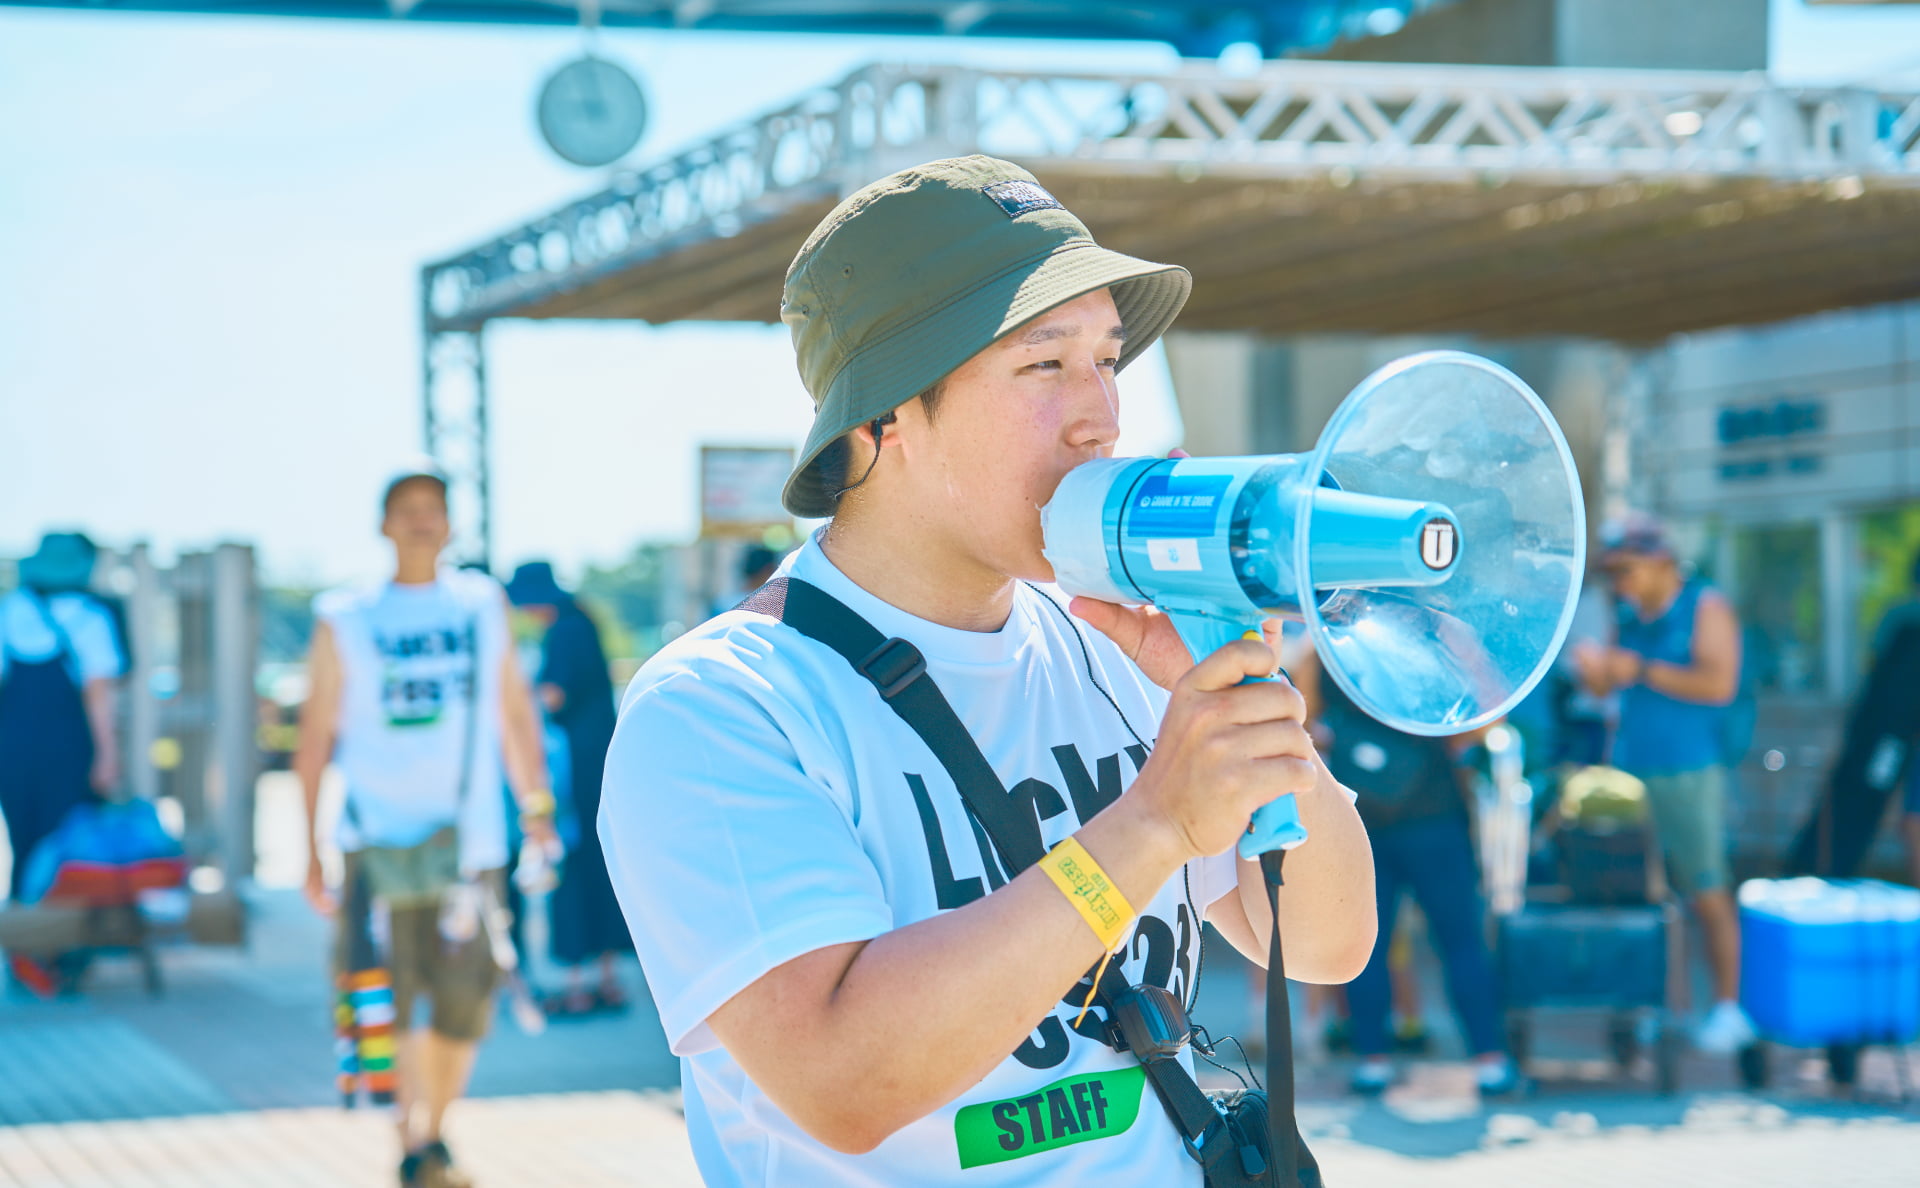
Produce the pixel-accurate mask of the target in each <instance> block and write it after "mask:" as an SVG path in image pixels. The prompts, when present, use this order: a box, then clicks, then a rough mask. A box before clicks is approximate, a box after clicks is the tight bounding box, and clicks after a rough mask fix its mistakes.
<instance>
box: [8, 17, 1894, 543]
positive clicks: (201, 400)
mask: <svg viewBox="0 0 1920 1188" xmlns="http://www.w3.org/2000/svg"><path fill="white" fill-rule="evenodd" d="M1774 6H1775V10H1776V19H1775V26H1774V32H1773V37H1774V44H1775V52H1774V57H1775V64H1776V71H1777V72H1779V73H1782V74H1786V75H1788V76H1793V77H1808V76H1817V77H1822V78H1826V77H1865V76H1877V75H1881V74H1886V73H1891V72H1894V71H1903V72H1906V73H1908V74H1909V75H1912V76H1920V9H1914V8H1907V9H1905V10H1904V11H1902V10H1898V9H1896V10H1892V11H1887V10H1875V9H1857V8H1843V9H1831V8H1829V9H1814V10H1808V9H1805V8H1804V7H1803V5H1802V4H1801V0H1774ZM601 41H602V46H601V48H602V51H603V52H605V53H608V54H609V55H610V56H613V57H616V58H617V59H619V60H621V61H623V62H625V63H627V64H628V65H629V66H631V67H633V68H634V69H635V70H636V71H637V72H638V73H639V75H640V76H641V78H642V80H643V84H644V85H645V86H646V87H647V88H648V92H649V98H650V100H651V102H652V106H653V111H654V122H653V126H652V129H651V130H650V131H649V133H648V135H647V139H646V140H645V142H644V143H643V144H642V146H641V149H640V150H639V152H638V153H637V154H636V156H635V159H636V160H643V159H646V158H650V157H654V156H657V155H660V154H662V153H664V152H666V151H669V150H671V149H674V148H676V147H679V146H681V145H683V144H685V143H687V142H689V141H691V140H694V139H696V138H698V137H699V136H701V135H702V134H705V133H707V132H710V131H712V130H714V129H716V128H718V127H720V126H721V125H723V124H726V123H729V122H732V121H734V120H737V119H742V118H746V117H748V116H751V115H753V114H755V113H757V112H760V111H763V110H766V109H768V108H772V107H775V106H778V105H781V104H783V103H785V102H787V101H789V100H790V99H791V98H792V97H793V96H794V95H795V94H797V93H798V92H799V91H801V90H802V89H804V88H806V87H807V86H809V85H813V84H817V83H824V82H828V81H831V80H833V79H836V78H838V77H840V76H841V75H843V74H845V73H846V72H848V71H850V70H852V69H854V68H855V67H857V66H859V65H861V64H863V63H866V62H869V61H872V60H876V59H894V60H900V59H906V60H970V61H980V62H993V63H995V64H1000V65H1030V66H1035V67H1049V68H1072V67H1074V66H1087V67H1100V68H1115V67H1119V68H1127V67H1137V68H1152V67H1154V66H1157V65H1160V64H1164V63H1167V62H1169V61H1170V60H1171V51H1170V50H1167V49H1165V48H1163V47H1159V46H1150V45H1072V44H1060V43H1030V42H1028V43H1022V42H987V41H967V40H931V39H914V40H902V39H878V38H872V39H855V38H835V39H832V40H828V39H823V38H803V37H793V38H772V37H740V36H716V35H701V34H666V33H624V34H607V35H603V37H602V39H601ZM580 45H581V41H580V35H579V34H578V33H577V32H573V31H566V30H529V29H512V28H508V29H491V28H465V27H458V26H446V25H432V26H427V25H406V24H402V23H398V22H392V23H375V22H366V23H349V22H317V21H294V20H234V19H224V18H201V17H157V16H137V15H135V16H120V15H97V14H68V13H54V12H38V11H31V10H17V9H0V113H5V118H0V555H4V554H17V553H20V552H23V551H25V550H27V549H29V548H31V547H32V544H33V541H34V540H35V539H36V538H37V537H38V535H39V533H40V531H41V530H42V529H44V528H48V527H56V526H81V527H85V528H87V529H88V530H89V531H91V532H93V533H94V534H95V535H96V537H98V538H100V539H102V540H105V541H109V542H112V543H116V544H118V543H127V542H130V541H132V540H135V539H142V538H144V539H149V540H152V541H154V542H155V543H156V544H157V545H159V546H160V548H161V549H162V550H163V551H169V550H172V549H174V548H177V547H192V546H198V545H204V544H207V543H210V542H212V541H214V540H217V539H237V540H249V541H252V542H254V543H256V544H257V545H259V546H260V548H261V552H262V557H263V560H264V562H265V564H266V567H267V570H268V573H269V576H270V577H272V578H275V579H279V580H302V581H334V580H339V579H342V578H346V577H350V576H354V575H358V574H365V573H370V572H373V571H375V570H376V569H377V568H378V567H379V565H380V564H381V562H382V559H383V556H384V551H383V549H382V548H381V546H380V544H379V542H378V540H377V538H376V537H375V536H374V535H373V525H374V520H375V518H376V510H375V508H374V507H373V502H374V499H375V495H376V491H377V488H378V485H379V481H380V478H381V476H382V475H383V474H384V473H385V472H386V471H387V470H388V469H390V467H391V466H392V465H393V464H394V463H395V462H396V461H398V460H400V459H402V458H403V457H404V456H405V455H406V454H408V453H409V452H411V451H414V450H417V449H418V448H419V445H420V428H419V424H420V359H419V353H420V346H419V331H418V312H417V308H418V293H417V278H418V272H419V268H420V265H421V264H422V263H424V262H426V261H428V260H431V259H435V258H438V257H441V256H444V255H447V254H449V253H451V252H453V251H456V250H458V249H461V248H463V247H466V246H468V245H470V244H472V243H475V242H478V241H482V240H485V239H488V238H490V237H491V236H492V235H493V234H494V233H496V232H497V231H499V230H501V229H503V228H506V227H508V226H511V225H513V224H516V223H518V222H520V221H522V220H524V219H525V218H527V217H529V216H531V215H534V214H537V213H540V212H542V211H544V210H546V209H548V208H550V207H553V206H555V205H558V204H559V203H561V202H563V201H565V200H567V199H569V198H572V197H574V196H576V195H578V194H581V193H585V192H589V191H592V190H594V189H597V188H599V184H600V182H601V180H602V177H601V175H599V174H596V173H592V172H588V171H581V170H577V169H574V168H572V167H569V166H566V165H564V164H562V163H560V162H559V161H558V160H557V159H556V158H554V157H553V156H552V155H551V154H550V153H549V152H548V151H547V150H546V148H545V147H544V146H543V145H542V144H541V143H540V141H539V138H538V135H537V133H536V132H535V131H534V129H533V126H532V117H531V107H532V97H533V93H534V91H535V89H536V87H537V86H538V84H539V82H540V80H541V79H542V78H543V77H544V75H545V74H546V73H547V72H548V71H550V70H551V69H552V68H553V67H554V66H556V65H558V64H559V63H560V62H562V61H564V60H566V59H568V58H570V57H572V56H575V55H576V54H577V53H578V51H579V49H580ZM1095 230H1096V232H1097V230H1098V229H1097V228H1096V229H1095ZM489 333H490V336H491V342H490V356H489V362H490V366H491V369H492V370H491V378H492V383H493V393H494V398H495V402H494V406H493V407H494V475H495V509H496V510H495V533H496V547H495V552H496V558H495V559H496V563H498V564H501V565H510V564H512V563H513V562H515V561H518V560H522V559H525V558H528V557H531V556H535V555H547V556H551V557H553V558H554V559H555V560H557V561H558V562H560V563H561V565H562V567H563V569H565V570H568V571H573V570H575V569H577V567H578V566H579V565H580V564H581V563H582V562H584V561H587V560H603V561H605V560H613V559H616V558H618V557H620V556H622V555H623V554H624V553H625V552H626V551H627V550H628V549H629V548H630V547H631V546H632V544H633V543H635V542H636V541H639V540H643V539H685V538H687V537H689V536H690V535H691V534H692V532H693V531H694V526H695V506H694V502H695V489H694V488H695V478H694V459H695V455H696V451H697V447H698V445H699V443H701V442H702V441H725V442H731V443H741V442H752V443H769V444H782V443H788V442H792V443H796V444H797V442H798V439H799V438H800V437H801V436H802V435H803V434H804V433H805V430H806V427H807V424H808V421H809V418H810V414H811V405H810V404H809V402H808V401H807V399H806V396H805V394H804V392H803V391H802V389H801V388H800V385H799V382H798V380H797V378H796V377H795V375H794V372H793V366H792V361H791V356H790V354H789V351H788V348H787V343H786V338H785V334H784V332H783V331H782V330H780V329H778V328H777V327H775V328H761V327H738V326H673V327H665V328H660V329H651V328H647V327H639V326H627V325H617V326H604V325H592V324H587V325H577V324H576V325H566V324H544V325H543V324H534V325H528V324H514V323H501V324H498V325H497V326H496V328H495V329H493V330H491V331H490V332H489ZM1123 385H1124V387H1123V391H1124V392H1125V393H1126V403H1125V405H1124V406H1123V408H1124V413H1123V420H1124V422H1125V425H1126V433H1127V438H1126V440H1125V441H1123V448H1131V449H1132V450H1133V451H1135V452H1144V451H1147V450H1159V449H1163V448H1164V447H1165V446H1167V445H1169V444H1172V443H1174V442H1176V441H1177V440H1178V436H1179V428H1178V420H1177V415H1176V414H1175V413H1174V411H1173V409H1172V406H1171V398H1170V394H1169V391H1168V386H1167V381H1166V375H1165V366H1164V362H1163V361H1162V360H1161V359H1160V358H1159V357H1158V355H1157V354H1156V355H1155V356H1153V357H1151V358H1148V359H1145V360H1143V361H1142V362H1141V364H1139V365H1137V366H1136V367H1135V368H1133V369H1131V370H1129V372H1128V374H1127V377H1125V378H1124V379H1123ZM743 425H744V426H751V427H752V428H751V429H750V430H749V431H748V432H746V433H744V434H743V433H742V431H741V428H740V427H741V426H743Z"/></svg>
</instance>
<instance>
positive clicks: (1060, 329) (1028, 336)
mask: <svg viewBox="0 0 1920 1188" xmlns="http://www.w3.org/2000/svg"><path fill="white" fill-rule="evenodd" d="M1078 337H1080V327H1078V326H1075V325H1064V326H1063V325H1057V324H1056V325H1052V326H1035V327H1034V328H1033V329H1031V330H1028V331H1027V332H1026V333H1025V334H1022V335H1020V336H1019V337H1018V338H1016V339H1015V340H1014V341H1015V342H1016V343H1017V344H1018V345H1020V346H1039V345H1040V344H1041V343H1043V342H1052V341H1053V340H1054V339H1056V338H1078ZM1106 337H1107V338H1109V339H1112V340H1114V341H1116V342H1125V341H1126V340H1127V328H1126V327H1125V326H1115V327H1113V328H1112V329H1111V330H1108V331H1107V333H1106Z"/></svg>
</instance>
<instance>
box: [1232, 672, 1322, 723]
mask: <svg viewBox="0 0 1920 1188" xmlns="http://www.w3.org/2000/svg"><path fill="white" fill-rule="evenodd" d="M1223 696H1224V697H1225V698H1226V700H1227V706H1228V710H1227V714H1228V720H1229V721H1232V722H1235V723H1239V724H1242V725H1246V724H1251V723H1256V722H1283V721H1284V722H1295V723H1298V722H1300V721H1301V720H1303V719H1304V718H1305V717H1306V716H1307V701H1306V698H1304V697H1302V696H1300V690H1298V689H1296V688H1294V687H1293V686H1292V685H1289V684H1288V683H1287V682H1285V681H1255V682H1253V683H1251V684H1246V685H1236V686H1234V687H1233V688H1232V689H1229V690H1227V691H1226V692H1225V693H1224V694H1223Z"/></svg>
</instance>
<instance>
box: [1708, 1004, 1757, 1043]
mask: <svg viewBox="0 0 1920 1188" xmlns="http://www.w3.org/2000/svg"><path fill="white" fill-rule="evenodd" d="M1759 1038H1760V1035H1759V1033H1758V1032H1756V1031H1755V1030H1754V1029H1753V1020H1752V1019H1749V1018H1747V1012H1745V1011H1743V1010H1741V1009H1740V1004H1739V1003H1737V1002H1734V1001H1732V1000H1727V1001H1724V1002H1717V1003H1714V1004H1713V1009H1712V1010H1711V1011H1708V1012H1707V1017H1706V1018H1705V1019H1704V1020H1702V1021H1701V1023H1700V1026H1699V1027H1697V1028H1695V1029H1694V1032H1693V1046H1694V1047H1696V1048H1698V1049H1700V1050H1701V1051H1702V1052H1711V1053H1713V1054H1714V1055H1716V1056H1731V1055H1733V1054H1734V1053H1735V1052H1738V1051H1739V1050H1740V1049H1742V1048H1744V1047H1746V1046H1747V1045H1748V1044H1751V1043H1752V1042H1753V1041H1754V1040H1756V1039H1759Z"/></svg>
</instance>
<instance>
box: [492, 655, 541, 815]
mask: <svg viewBox="0 0 1920 1188" xmlns="http://www.w3.org/2000/svg"><path fill="white" fill-rule="evenodd" d="M501 698H502V706H501V708H502V711H503V717H504V718H505V721H504V722H503V724H502V725H503V729H502V731H501V738H500V742H501V746H500V750H501V757H502V758H503V759H505V760H506V766H507V783H508V784H509V785H511V786H512V788H513V794H514V797H515V799H517V800H518V801H520V802H521V803H522V804H524V803H526V801H527V798H528V797H530V796H532V795H533V794H534V793H536V792H543V791H546V790H547V757H546V752H545V749H544V748H543V747H542V746H541V743H540V728H539V719H538V717H537V716H536V715H535V714H534V712H533V701H532V694H531V693H530V692H529V691H528V690H527V688H526V686H525V685H524V684H521V685H519V687H517V688H509V689H507V690H505V691H503V692H502V694H501Z"/></svg>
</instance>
